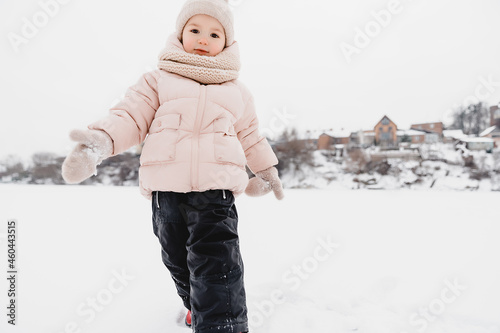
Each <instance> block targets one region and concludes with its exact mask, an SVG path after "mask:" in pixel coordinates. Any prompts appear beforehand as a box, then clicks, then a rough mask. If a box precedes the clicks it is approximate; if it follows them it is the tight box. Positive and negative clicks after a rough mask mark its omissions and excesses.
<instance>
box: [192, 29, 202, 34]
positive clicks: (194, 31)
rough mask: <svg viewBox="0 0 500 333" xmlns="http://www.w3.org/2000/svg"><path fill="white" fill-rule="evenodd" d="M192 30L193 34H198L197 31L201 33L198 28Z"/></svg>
mask: <svg viewBox="0 0 500 333" xmlns="http://www.w3.org/2000/svg"><path fill="white" fill-rule="evenodd" d="M191 32H192V33H193V34H197V33H199V32H200V31H199V30H198V29H191Z"/></svg>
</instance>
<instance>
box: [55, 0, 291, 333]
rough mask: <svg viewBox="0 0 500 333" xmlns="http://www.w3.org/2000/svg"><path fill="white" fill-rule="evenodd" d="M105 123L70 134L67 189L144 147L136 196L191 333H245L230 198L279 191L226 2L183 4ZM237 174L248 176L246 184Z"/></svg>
mask: <svg viewBox="0 0 500 333" xmlns="http://www.w3.org/2000/svg"><path fill="white" fill-rule="evenodd" d="M158 67H159V69H157V70H154V71H152V72H149V73H146V74H144V75H143V76H142V78H141V79H140V80H139V81H138V83H137V84H136V85H134V86H132V87H131V88H129V90H128V91H127V94H126V96H125V98H124V99H123V100H122V101H121V102H119V103H118V104H117V105H116V106H114V107H113V108H112V109H111V110H110V115H109V116H108V117H106V118H104V119H102V120H100V121H98V122H96V123H93V124H91V125H90V126H89V129H88V130H85V131H83V130H74V131H72V132H71V134H70V137H71V138H72V139H73V140H74V141H76V142H77V143H78V145H77V146H76V147H75V148H74V150H73V151H72V152H71V154H70V155H69V156H68V157H67V158H66V160H65V161H64V164H63V167H62V174H63V177H64V179H65V180H66V182H68V183H79V182H81V181H83V180H85V179H87V178H88V177H90V176H92V175H93V174H95V172H96V165H98V164H99V163H101V162H102V161H103V160H104V159H105V158H108V157H109V156H112V155H117V154H120V153H122V152H124V151H125V150H127V149H128V148H130V147H132V146H135V145H137V144H140V143H142V142H143V141H145V144H144V147H143V150H142V154H141V158H140V161H141V167H140V170H139V178H140V188H141V192H142V194H143V195H144V196H146V197H147V198H149V199H152V209H153V230H154V233H155V235H156V236H157V237H158V238H159V241H160V244H161V248H162V260H163V262H164V264H165V265H166V266H167V268H168V269H169V271H170V273H171V276H172V278H173V280H174V282H175V286H176V288H177V292H178V294H179V296H180V297H181V298H182V300H183V302H184V305H185V306H186V308H187V309H188V314H187V316H186V323H187V324H191V315H192V327H193V331H194V332H200V333H205V332H215V331H217V332H247V331H248V320H247V307H246V299H245V290H244V285H243V262H242V259H241V255H240V250H239V240H238V233H237V223H238V215H237V212H236V207H235V205H234V197H235V196H237V195H239V194H241V193H242V192H243V191H245V189H246V193H247V194H249V195H262V194H265V193H267V192H269V191H271V190H272V191H274V193H275V195H276V197H277V198H278V199H281V198H282V197H283V189H282V186H281V182H280V180H279V178H278V172H277V170H276V168H275V167H274V165H276V164H277V163H278V160H277V159H276V156H275V155H274V153H273V151H272V149H271V147H270V146H269V144H268V142H267V140H266V139H265V138H263V137H261V136H260V135H259V133H258V120H257V116H256V113H255V109H254V102H253V98H252V96H251V94H250V93H249V91H248V90H247V89H246V88H245V86H244V85H243V84H242V83H241V82H239V81H238V80H237V77H238V70H239V68H240V63H239V54H238V45H237V43H236V42H235V41H234V31H233V17H232V14H231V11H230V9H229V6H228V3H227V1H225V0H188V1H187V2H186V3H185V5H184V6H183V8H182V10H181V13H180V14H179V17H178V19H177V33H176V34H173V35H172V36H171V37H170V38H169V39H168V43H167V46H166V48H165V49H164V50H163V51H162V52H161V54H160V57H159V63H158ZM245 165H248V167H249V168H250V169H251V170H252V172H254V173H255V175H256V177H254V178H252V180H251V181H250V182H249V180H248V176H247V174H246V171H245Z"/></svg>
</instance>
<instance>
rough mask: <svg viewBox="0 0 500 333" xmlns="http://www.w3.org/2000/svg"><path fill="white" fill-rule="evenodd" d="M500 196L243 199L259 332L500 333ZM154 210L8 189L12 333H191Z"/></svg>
mask: <svg viewBox="0 0 500 333" xmlns="http://www.w3.org/2000/svg"><path fill="white" fill-rule="evenodd" d="M498 198H499V197H498V194H497V193H495V192H451V191H410V190H398V191H390V190H387V191H369V190H358V191H350V190H340V189H339V190H287V191H286V198H285V200H283V201H281V202H278V201H277V200H275V199H274V197H272V196H271V195H268V196H265V197H262V198H249V197H246V196H241V197H238V198H237V207H238V212H239V215H240V237H241V244H242V252H243V256H244V261H245V269H246V272H245V273H246V287H247V296H248V306H249V318H250V325H251V332H256V333H258V332H261V333H264V332H297V333H299V332H300V333H304V332H332V333H345V332H363V333H379V332H380V333H414V332H429V333H434V332H439V333H500V316H499V314H500V266H499V265H498V261H499V259H498V257H499V254H500V241H499V238H500V226H499V225H498V223H499V221H498V214H497V211H498V202H499V200H498ZM149 205H150V203H149V202H148V201H147V200H145V199H143V198H142V197H141V196H140V194H139V193H138V189H137V188H134V187H104V186H99V187H94V186H28V185H6V184H0V207H1V209H0V242H1V243H2V244H0V249H1V250H0V258H2V259H1V260H2V262H3V264H2V265H1V266H2V268H3V272H4V274H5V275H6V274H7V273H6V272H7V267H6V266H7V249H6V244H5V243H6V240H5V233H6V229H7V221H8V219H16V220H17V223H18V229H17V231H18V238H17V241H18V243H17V255H18V269H19V274H18V284H17V287H16V289H17V292H18V298H17V304H18V308H17V320H16V323H17V325H16V326H15V327H13V326H11V325H8V324H7V320H8V317H7V309H6V306H5V305H6V304H7V301H8V298H7V289H8V286H7V280H6V279H5V278H2V279H1V282H0V304H2V309H3V310H1V311H2V313H1V318H2V320H1V323H0V331H1V332H6V333H7V332H9V333H10V332H22V333H63V332H65V333H66V332H68V333H69V332H72V333H73V332H75V333H76V332H81V333H87V332H88V333H100V332H106V333H109V332H120V333H132V332H133V333H136V332H146V333H166V332H173V333H177V332H178V333H187V332H189V329H188V328H185V327H183V325H182V323H181V321H182V317H183V315H184V311H183V309H182V306H181V302H180V300H179V298H178V297H177V295H176V293H175V288H174V285H173V282H172V281H171V279H170V276H169V274H168V272H167V270H166V268H164V266H163V264H162V263H161V259H160V249H159V245H158V242H157V240H156V238H155V236H154V235H153V232H152V228H151V218H150V215H151V212H150V207H149ZM2 236H3V237H2ZM5 275H4V276H5Z"/></svg>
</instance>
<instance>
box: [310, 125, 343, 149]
mask: <svg viewBox="0 0 500 333" xmlns="http://www.w3.org/2000/svg"><path fill="white" fill-rule="evenodd" d="M350 142H351V133H350V132H347V131H344V130H343V129H342V130H340V131H334V130H333V129H330V130H328V131H325V132H323V133H322V134H321V135H320V136H319V139H318V149H320V150H321V149H335V148H340V146H342V147H343V146H345V145H347V144H349V143H350Z"/></svg>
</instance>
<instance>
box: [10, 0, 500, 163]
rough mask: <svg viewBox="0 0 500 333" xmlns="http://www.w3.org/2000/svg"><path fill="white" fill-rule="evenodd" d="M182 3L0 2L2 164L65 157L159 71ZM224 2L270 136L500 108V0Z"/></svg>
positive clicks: (110, 0)
mask: <svg viewBox="0 0 500 333" xmlns="http://www.w3.org/2000/svg"><path fill="white" fill-rule="evenodd" d="M59 1H60V2H67V3H66V4H59V8H58V10H57V12H55V10H53V8H54V6H53V5H51V6H48V8H51V9H50V10H53V11H54V12H55V13H53V14H52V16H53V17H50V18H49V19H48V21H47V22H44V21H43V19H44V15H45V16H46V17H48V16H47V15H46V14H43V13H44V11H43V8H42V7H43V6H42V5H41V3H47V4H48V3H52V4H54V3H59ZM183 2H184V1H183V0H180V1H177V0H170V1H154V0H142V1H140V2H139V1H130V0H119V1H118V0H106V1H97V0H85V1H83V0H64V1H63V0H25V1H15V0H0V22H1V23H0V24H1V25H0V60H1V61H0V73H1V75H0V112H1V115H2V117H1V121H0V142H1V144H0V156H4V155H7V154H18V155H21V156H23V155H29V154H31V153H33V152H35V151H51V152H56V153H67V152H68V151H69V150H70V149H71V148H72V146H73V143H72V142H71V141H70V140H69V139H68V132H69V131H70V130H71V129H73V128H85V127H86V125H87V124H89V123H90V122H93V121H95V120H97V119H99V118H101V117H103V116H105V115H106V114H107V110H108V108H109V107H110V106H112V105H113V104H114V103H115V102H116V101H117V99H119V98H120V97H121V96H122V95H123V94H124V92H125V90H126V88H127V87H128V86H130V85H132V84H134V83H135V82H136V80H137V79H138V78H139V77H140V75H142V74H143V73H144V72H147V71H149V70H152V69H154V68H155V67H156V59H157V58H156V57H157V55H158V53H159V51H160V50H161V49H162V47H163V45H164V43H165V41H166V39H167V36H168V35H169V34H170V33H172V32H173V30H174V22H175V19H176V17H177V14H178V12H179V10H180V8H181V6H182V4H183ZM230 3H232V5H233V7H234V15H235V22H236V23H235V24H236V26H235V30H236V32H235V34H236V40H237V41H238V42H239V44H240V51H241V58H242V63H243V69H242V71H241V75H240V79H241V80H242V81H243V82H244V83H245V84H246V85H247V86H248V87H249V88H250V89H251V91H252V92H253V94H254V96H255V99H256V103H257V107H258V114H259V117H260V119H261V127H262V129H263V131H264V132H265V133H266V134H274V133H276V132H278V131H280V130H281V129H282V128H283V126H284V125H285V124H286V125H289V126H296V127H298V128H300V129H314V130H316V129H321V128H324V129H329V128H334V129H341V128H344V129H347V130H350V131H354V130H358V129H371V128H373V126H374V125H375V124H376V123H377V122H378V120H380V118H381V117H382V116H383V115H384V114H387V115H388V116H389V117H390V118H391V119H392V120H393V121H395V122H396V124H397V125H398V127H400V128H408V127H409V126H410V124H412V123H418V122H427V121H446V118H447V117H448V116H449V114H450V110H451V109H452V108H453V107H455V106H457V105H460V104H462V103H463V102H464V101H466V100H470V99H471V98H473V97H474V96H475V94H477V93H479V97H481V99H483V100H484V101H486V102H488V103H489V104H496V103H498V102H499V101H500V43H499V42H498V40H499V37H498V34H499V32H500V28H499V21H500V19H499V18H498V15H499V13H500V2H499V1H496V0H433V1H431V0H400V1H398V0H383V1H380V0H358V1H347V0H345V1H332V0H321V1H320V0H288V1H285V0H275V1H267V0H231V1H230ZM388 7H391V8H395V9H394V10H393V12H394V13H393V14H392V15H391V17H390V19H387V17H386V16H384V15H379V16H380V17H382V18H384V19H385V22H384V24H383V25H384V27H381V25H380V24H379V23H377V20H376V18H375V16H374V15H373V13H376V12H380V11H381V10H385V9H387V8H388ZM37 19H38V21H37V23H38V24H39V25H40V28H39V30H38V32H37V33H34V36H29V38H27V39H26V40H27V43H25V44H21V45H18V51H17V52H16V51H15V49H14V47H13V46H12V44H11V42H10V41H9V36H12V33H14V34H17V35H18V36H21V37H22V36H23V32H22V29H23V26H25V25H26V23H25V22H26V21H30V22H34V21H36V20H37ZM379 19H380V18H379ZM389 20H390V22H389ZM367 28H368V29H371V30H369V31H370V33H371V35H372V37H370V41H369V44H368V45H367V46H363V47H360V48H359V50H360V51H359V54H353V56H352V58H351V62H350V63H348V61H347V59H346V57H345V56H344V54H343V52H342V51H341V45H342V43H348V44H350V45H352V46H353V47H355V46H356V44H355V39H356V36H357V35H359V33H357V31H359V30H358V29H360V30H366V29H367ZM377 29H378V30H377ZM25 30H26V29H25ZM31 32H32V31H31ZM25 33H26V31H25ZM9 34H10V35H9ZM357 39H358V42H363V41H362V40H361V37H359V36H358V38H357ZM357 45H360V44H359V43H358V44H357ZM488 80H490V81H491V82H492V83H491V84H484V83H483V81H488Z"/></svg>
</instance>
